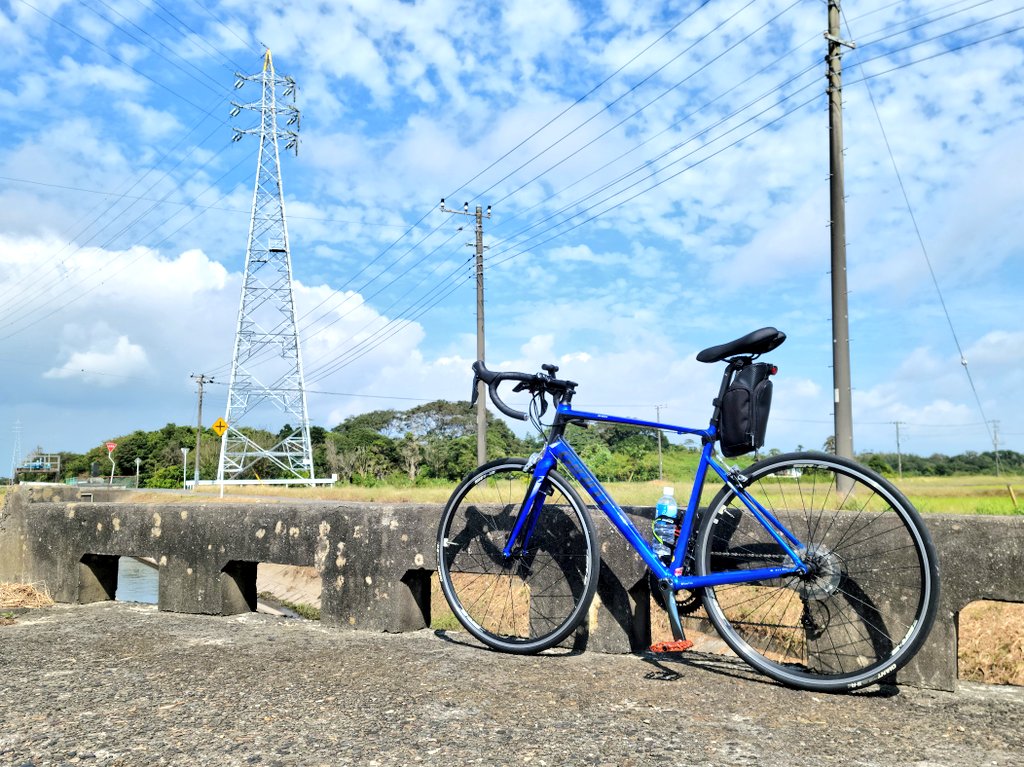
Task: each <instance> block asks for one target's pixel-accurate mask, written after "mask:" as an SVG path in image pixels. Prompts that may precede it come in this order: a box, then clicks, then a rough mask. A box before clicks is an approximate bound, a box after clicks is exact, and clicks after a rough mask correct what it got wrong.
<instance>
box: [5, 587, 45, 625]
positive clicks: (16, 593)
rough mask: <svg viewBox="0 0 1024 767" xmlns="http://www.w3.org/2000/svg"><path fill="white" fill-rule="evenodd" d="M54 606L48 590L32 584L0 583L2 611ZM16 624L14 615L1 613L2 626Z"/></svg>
mask: <svg viewBox="0 0 1024 767" xmlns="http://www.w3.org/2000/svg"><path fill="white" fill-rule="evenodd" d="M52 604H53V600H52V599H51V598H50V595H49V594H48V593H46V588H45V587H43V586H41V585H39V584H31V583H0V611H2V610H5V609H8V610H9V609H14V608H23V607H49V606H50V605H52ZM12 623H14V614H13V613H4V612H0V626H9V625H11V624H12Z"/></svg>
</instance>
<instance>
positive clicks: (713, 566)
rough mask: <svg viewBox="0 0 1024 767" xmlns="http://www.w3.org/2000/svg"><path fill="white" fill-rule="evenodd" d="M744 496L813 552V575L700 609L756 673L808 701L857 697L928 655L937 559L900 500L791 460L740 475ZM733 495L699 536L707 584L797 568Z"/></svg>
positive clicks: (715, 594)
mask: <svg viewBox="0 0 1024 767" xmlns="http://www.w3.org/2000/svg"><path fill="white" fill-rule="evenodd" d="M742 474H743V476H744V477H745V478H746V479H745V480H744V481H743V483H742V484H743V486H744V488H746V489H747V491H748V492H749V494H750V495H751V496H752V497H753V498H756V499H757V501H758V502H759V503H760V504H761V505H762V506H763V507H764V508H765V509H767V510H768V511H769V512H771V513H772V514H773V515H775V516H776V517H778V518H779V519H780V520H781V521H782V522H783V524H785V525H786V526H787V527H788V528H789V530H790V531H791V532H792V533H794V534H795V535H796V537H797V538H799V539H800V540H801V541H802V543H803V544H804V548H803V550H801V552H800V553H801V554H805V553H806V552H808V551H809V552H810V554H811V556H810V558H809V560H810V563H811V564H812V571H811V572H810V573H808V574H806V575H799V574H797V575H791V576H785V577H782V578H776V579H773V580H769V581H758V582H756V583H745V584H728V585H722V586H716V587H705V589H704V609H705V611H706V613H707V615H708V618H709V619H710V620H711V622H712V623H713V624H714V626H715V628H716V629H717V630H718V633H719V634H720V635H721V637H722V638H723V639H724V640H725V642H726V643H727V644H728V645H729V646H730V647H731V648H732V649H733V651H734V652H735V653H736V654H737V655H739V656H740V657H741V658H742V659H743V660H745V661H746V662H747V663H748V664H750V665H751V666H753V667H754V668H755V669H757V670H758V671H760V672H762V673H764V674H767V675H768V676H770V677H772V678H773V679H776V680H778V681H779V682H782V683H783V684H785V685H787V686H790V687H796V688H800V689H805V690H818V691H823V692H840V691H848V690H854V689H857V688H861V687H865V686H867V685H870V684H873V683H876V682H879V681H881V680H883V679H885V678H887V677H890V675H891V674H893V673H894V672H895V671H896V670H897V669H899V668H900V667H902V666H903V665H904V664H906V663H907V661H909V660H910V659H911V658H912V657H913V656H914V654H915V653H916V652H917V651H918V650H919V649H920V647H921V645H922V644H923V643H924V641H925V639H926V638H927V636H928V632H929V631H930V630H931V626H932V623H933V622H934V619H935V612H936V609H937V607H938V601H939V573H938V565H937V559H936V555H935V548H934V546H933V544H932V541H931V538H930V536H929V534H928V530H927V528H926V527H925V526H924V523H923V522H922V521H921V517H920V516H919V514H918V512H917V510H916V509H914V507H913V506H912V505H911V503H910V501H908V500H907V499H906V498H905V497H904V496H903V494H902V493H900V491H899V490H897V489H896V488H895V487H894V486H893V485H892V483H890V482H888V481H887V480H885V479H884V478H883V477H881V476H879V475H878V474H876V473H875V472H873V471H871V470H870V469H868V468H866V467H864V466H861V465H860V464H857V463H855V462H854V461H850V460H847V459H844V458H840V457H837V456H833V455H828V454H824V453H821V454H817V453H789V454H785V455H780V456H775V457H772V458H768V459H766V460H763V461H759V462H757V463H755V464H753V465H751V466H750V467H748V468H746V469H744V470H743V471H742ZM790 561H791V560H790V559H789V557H788V556H787V555H786V554H785V552H784V550H783V548H782V547H781V546H780V545H779V544H778V543H777V542H776V541H775V540H774V539H773V538H772V537H771V536H770V535H769V534H768V533H767V531H766V530H765V529H764V527H763V526H762V525H761V524H760V523H759V522H758V521H757V519H756V518H755V516H754V514H753V513H752V512H750V511H749V510H748V509H747V508H746V506H744V505H743V504H742V502H741V501H739V500H738V499H737V498H736V494H735V493H734V492H733V491H732V490H730V489H729V488H728V487H725V488H723V489H722V490H721V491H719V493H718V494H717V495H716V496H715V498H714V500H713V501H712V502H711V505H710V507H709V508H708V512H707V514H706V515H705V517H704V519H703V521H702V523H701V527H700V531H699V534H698V540H697V548H696V567H697V571H698V573H699V574H701V575H709V574H713V573H716V572H722V571H725V570H736V569H753V568H757V567H772V566H776V565H786V564H789V563H790Z"/></svg>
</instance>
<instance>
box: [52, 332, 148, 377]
mask: <svg viewBox="0 0 1024 767" xmlns="http://www.w3.org/2000/svg"><path fill="white" fill-rule="evenodd" d="M104 330H105V328H104ZM148 370H149V359H148V357H147V355H146V350H145V349H143V348H142V347H141V346H139V345H138V344H134V343H132V342H131V341H129V340H128V337H127V336H118V337H117V340H116V341H114V342H113V343H112V344H111V343H105V342H104V341H102V340H100V339H97V340H95V341H94V342H93V343H92V345H91V347H90V348H88V349H83V350H76V351H72V352H71V353H70V356H68V358H67V361H66V362H64V364H63V365H61V366H60V367H54V368H50V369H49V370H47V371H46V372H45V373H43V377H44V378H73V379H79V380H81V381H82V382H83V383H86V384H94V385H97V386H103V387H111V386H116V385H118V383H119V382H118V381H117V380H115V379H117V378H121V377H136V376H140V375H144V374H145V373H146V372H148Z"/></svg>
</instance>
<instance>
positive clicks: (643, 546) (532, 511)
mask: <svg viewBox="0 0 1024 767" xmlns="http://www.w3.org/2000/svg"><path fill="white" fill-rule="evenodd" d="M558 414H559V416H562V417H564V418H565V419H566V420H567V421H569V420H601V421H608V422H614V423H623V424H630V425H636V426H641V427H650V428H656V429H660V430H663V431H673V432H677V433H684V434H695V435H699V436H708V437H710V436H712V435H711V434H710V433H709V432H707V431H704V430H700V429H689V428H685V427H679V426H671V425H668V424H658V423H653V422H649V421H637V420H634V419H628V418H619V417H615V416H607V415H599V414H595V413H584V412H580V411H574V410H571V409H569V408H563V407H560V408H559V410H558ZM712 447H713V441H712V440H710V439H708V440H705V444H704V447H703V450H702V451H701V457H700V463H699V464H698V468H697V475H696V477H695V480H694V483H693V490H692V492H691V495H690V499H689V502H688V503H687V507H686V511H685V512H684V514H683V517H682V525H681V528H680V532H679V536H678V539H677V541H676V545H675V550H674V552H673V557H672V560H671V562H670V563H669V564H668V565H666V564H665V563H663V562H662V561H661V559H660V558H659V557H658V556H657V555H656V554H655V553H654V551H653V549H652V548H651V546H650V544H649V543H648V542H647V539H646V537H645V536H644V535H643V534H642V533H641V532H640V531H639V530H638V529H637V527H636V525H634V524H633V522H632V520H630V519H629V517H628V516H626V513H625V512H624V511H623V510H622V508H621V507H620V506H619V505H618V504H617V503H616V502H615V500H614V499H613V498H612V497H611V496H610V495H609V494H608V491H607V490H605V488H604V486H603V485H602V484H601V482H600V480H598V479H597V477H596V476H594V474H593V472H592V471H591V470H590V469H589V468H588V467H587V466H586V464H584V463H583V460H582V459H581V458H580V457H579V456H578V455H577V454H576V451H574V450H573V449H572V446H570V445H569V444H568V443H567V442H566V441H565V440H564V439H562V438H561V437H558V438H556V439H554V440H553V441H552V442H550V443H549V444H547V445H545V446H544V448H543V449H542V450H541V452H540V453H539V455H538V457H537V459H536V462H535V463H534V465H533V468H532V474H533V481H532V482H530V484H529V487H528V489H527V492H526V496H525V498H524V499H523V504H522V506H521V507H520V512H519V515H518V517H517V519H516V522H515V524H514V526H513V528H512V531H511V533H510V534H509V539H508V541H507V542H506V544H505V547H504V550H503V552H502V553H503V554H504V556H505V557H510V556H512V553H513V552H514V551H515V549H516V547H517V545H518V546H519V547H520V548H521V549H526V548H527V547H528V545H529V540H530V534H531V532H532V528H533V526H534V525H535V524H536V520H537V516H538V515H539V514H540V513H541V512H542V508H543V503H544V491H543V486H544V480H545V477H546V476H547V474H548V473H549V472H550V471H551V470H553V469H554V468H555V467H556V464H558V463H560V464H561V465H562V466H563V467H564V468H565V469H566V471H567V472H568V473H569V474H570V475H571V476H572V477H573V478H574V479H576V481H578V482H579V483H580V485H582V486H583V488H584V489H585V490H586V491H587V493H588V495H590V497H591V498H592V499H593V500H594V502H595V503H596V504H597V506H598V508H600V509H601V511H603V512H604V514H605V515H606V516H607V517H608V519H609V520H610V521H611V523H612V524H613V525H614V526H615V527H616V528H617V529H618V530H619V532H620V533H621V534H622V535H623V537H624V538H625V539H626V540H627V541H628V542H629V544H630V545H631V546H632V547H633V548H634V549H635V550H636V552H637V554H639V555H640V557H641V559H643V561H644V563H645V564H646V565H647V566H648V567H649V568H650V570H651V572H652V573H654V575H655V576H656V577H657V578H658V580H659V581H667V582H668V583H669V584H670V585H671V588H672V589H674V590H679V589H688V590H692V589H696V588H701V587H703V586H721V585H725V584H730V583H745V582H751V581H759V580H767V579H772V578H780V577H782V576H784V575H792V574H794V573H798V572H800V573H802V572H806V570H807V567H806V565H805V564H804V563H803V562H802V561H801V558H800V556H799V554H797V551H796V550H797V549H799V548H802V545H801V543H800V540H799V539H798V538H796V536H794V535H793V534H792V533H791V532H790V531H789V530H788V529H787V528H786V527H785V526H784V525H783V524H782V523H781V522H780V521H779V520H778V519H777V518H776V517H775V516H774V515H773V514H772V513H771V512H769V511H768V510H767V509H765V508H764V507H763V506H762V505H761V504H760V503H758V502H757V500H756V499H755V498H752V497H751V496H750V495H749V494H747V492H746V491H745V490H744V489H743V488H742V487H740V486H738V485H737V484H736V483H735V482H734V481H733V480H732V478H731V477H730V475H729V473H728V472H726V471H725V470H724V469H723V468H722V467H721V466H719V465H718V464H717V463H716V462H715V461H714V460H713V459H712V457H711V450H712ZM709 468H711V469H713V470H714V472H715V473H716V474H717V475H718V476H719V477H720V478H721V480H722V481H723V482H724V483H725V484H726V485H727V486H728V487H729V488H730V489H732V490H733V491H734V492H735V493H736V496H737V497H738V498H740V499H741V500H742V502H743V503H744V505H745V506H746V507H747V508H748V509H749V510H750V512H751V513H752V514H753V515H754V517H755V518H756V519H757V520H758V522H760V524H761V526H762V527H764V528H765V530H766V531H767V532H768V533H769V534H770V535H771V536H772V537H773V538H774V539H775V541H776V542H777V543H778V544H779V545H780V546H781V547H782V549H783V551H785V552H786V554H787V555H788V556H789V558H790V560H791V562H792V563H793V564H792V565H791V566H787V567H765V568H758V569H752V570H736V571H726V572H720V573H714V574H711V575H704V576H700V575H695V574H689V575H684V574H682V572H681V568H682V566H683V560H684V558H685V556H686V550H687V545H688V541H689V539H690V537H691V536H692V534H693V525H694V521H695V519H696V512H697V507H698V505H699V503H700V496H701V492H702V490H703V487H704V481H705V478H706V476H707V472H708V469H709ZM524 528H525V532H524Z"/></svg>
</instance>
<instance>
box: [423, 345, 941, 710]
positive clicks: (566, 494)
mask: <svg viewBox="0 0 1024 767" xmlns="http://www.w3.org/2000/svg"><path fill="white" fill-rule="evenodd" d="M785 338H786V336H785V334H783V333H781V332H779V331H778V330H776V329H775V328H762V329H760V330H757V331H754V332H753V333H750V334H748V335H746V336H744V337H742V338H739V339H736V340H734V341H731V342H729V343H725V344H721V345H719V346H714V347H711V348H708V349H705V350H704V351H702V352H700V354H698V355H697V359H698V360H699V361H701V362H709V363H710V362H725V363H726V370H725V372H724V374H723V376H722V383H721V388H720V390H719V395H718V398H717V399H715V401H714V411H713V415H712V417H711V422H710V425H709V426H708V428H706V429H692V428H687V427H683V426H673V425H669V424H662V423H654V422H650V421H642V420H635V419H631V418H620V417H617V416H610V415H604V414H600V413H590V412H585V411H580V410H575V409H573V406H572V399H573V395H574V393H575V391H576V386H577V385H576V384H575V383H574V382H572V381H568V380H564V379H559V378H556V377H555V373H557V372H558V368H557V367H555V366H553V365H544V366H543V370H544V372H543V373H537V374H529V373H516V372H496V371H491V370H488V369H487V368H486V367H485V366H484V365H483V363H482V362H476V363H475V364H474V365H473V370H474V372H475V378H474V382H473V383H474V386H473V393H474V397H473V398H474V400H475V399H476V392H477V382H478V381H483V382H484V383H485V384H486V385H487V387H488V390H489V393H490V397H491V400H492V402H493V403H494V405H495V406H496V407H497V408H498V409H499V410H500V411H501V412H503V413H505V414H506V415H508V416H510V417H513V418H518V419H521V420H527V419H531V420H532V422H533V423H534V425H535V426H536V427H537V428H538V429H540V430H541V433H542V434H543V433H544V429H545V428H546V429H547V433H546V439H545V443H544V446H543V448H542V449H541V450H540V451H539V452H538V453H535V454H534V455H533V456H531V457H530V458H529V459H523V458H502V459H499V460H496V461H491V462H490V463H487V464H485V465H483V466H481V467H479V468H478V469H476V470H475V471H473V472H472V473H470V474H469V475H468V476H467V477H466V478H465V479H464V480H463V481H462V483H461V484H460V485H459V486H458V487H457V488H456V490H455V492H454V493H453V494H452V496H451V498H450V499H449V501H448V503H447V505H446V507H445V509H444V513H443V514H442V517H441V523H440V527H439V530H438V542H437V561H438V575H439V580H440V583H441V587H442V590H443V591H444V595H445V598H446V599H447V601H448V603H449V605H450V606H451V608H452V611H453V613H454V614H455V616H456V617H457V618H458V620H459V621H460V623H461V624H462V625H463V626H464V627H465V628H466V630H468V631H469V632H470V633H471V634H472V635H473V636H475V637H476V638H477V639H479V640H480V641H482V642H483V643H484V644H486V645H488V646H489V647H491V648H493V649H496V650H501V651H505V652H513V653H536V652H540V651H541V650H544V649H547V648H549V647H553V646H554V645H557V644H559V643H561V642H563V641H564V640H566V638H567V637H569V635H570V634H571V633H572V632H573V631H574V630H575V629H576V628H577V627H578V626H579V625H580V624H581V623H582V622H583V621H584V620H585V618H586V615H587V610H588V607H589V606H590V603H591V601H592V600H593V598H594V594H595V591H596V589H597V580H598V572H599V568H600V546H599V543H598V539H597V533H596V530H595V527H594V523H593V521H592V520H591V518H590V514H589V512H588V510H587V506H586V505H585V504H584V502H583V500H582V499H581V497H580V495H579V493H578V492H577V490H576V488H575V486H574V485H573V484H572V483H571V482H570V481H569V480H568V479H566V477H565V476H564V475H563V474H562V473H561V472H560V471H558V467H560V468H561V469H562V470H564V472H565V473H567V474H568V475H569V476H570V477H572V478H573V479H575V480H576V482H577V483H578V485H579V486H580V487H582V488H583V489H584V490H586V491H587V493H588V494H589V495H590V497H591V498H592V499H593V501H594V503H595V504H596V505H597V508H599V509H601V511H603V512H604V513H605V515H607V517H608V519H609V520H610V521H611V523H612V525H613V526H614V527H615V528H616V529H618V531H619V532H620V533H621V534H622V535H623V536H624V537H625V538H626V540H627V541H628V542H629V543H630V544H631V545H632V547H633V548H634V549H635V550H636V552H637V553H638V554H639V556H640V557H641V558H642V559H643V561H644V562H645V563H646V565H647V567H648V568H649V570H650V572H651V574H652V579H653V581H654V583H655V584H656V588H655V589H654V593H655V594H656V595H657V594H659V593H660V597H661V603H662V605H663V607H664V608H665V609H666V611H667V613H668V617H669V625H670V626H671V628H672V633H673V635H674V636H675V638H676V639H677V640H683V639H684V631H683V621H682V620H681V618H680V614H681V613H687V614H689V613H691V612H692V611H693V610H695V609H700V608H701V607H702V608H703V611H704V613H705V616H706V619H707V620H709V621H710V623H711V624H713V625H714V627H715V629H716V630H717V632H718V633H719V634H720V635H721V637H722V638H723V639H724V640H725V642H726V643H727V644H728V645H729V646H730V647H731V648H732V650H733V651H734V652H735V653H736V654H737V655H738V656H739V657H741V658H743V659H744V660H745V661H746V662H747V663H749V664H750V665H751V666H752V667H754V668H755V669H757V670H758V671H760V672H763V673H765V674H767V675H768V676H770V677H772V678H774V679H776V680H778V681H780V682H782V683H783V684H786V685H789V686H792V687H797V688H802V689H809V690H820V691H844V690H852V689H856V688H860V687H864V686H866V685H869V684H872V683H875V682H878V681H880V680H882V679H884V678H886V677H888V676H889V675H891V674H892V673H893V672H894V671H895V670H896V669H898V668H900V667H901V666H903V665H904V664H905V663H906V662H907V661H909V660H910V658H911V657H913V655H914V653H915V652H917V650H918V649H919V648H920V647H921V645H922V644H923V642H924V641H925V639H926V637H927V635H928V632H929V630H930V629H931V625H932V622H933V620H934V617H935V611H936V608H937V605H938V594H939V576H938V568H937V562H936V555H935V550H934V547H933V545H932V542H931V539H930V537H929V535H928V531H927V529H926V528H925V526H924V524H923V523H922V521H921V518H920V517H919V515H918V513H917V511H916V510H915V509H914V507H913V506H912V505H911V503H910V502H909V501H908V500H907V499H906V498H905V497H904V496H903V495H902V494H901V493H900V491H899V490H897V489H896V488H895V487H894V486H893V485H892V484H891V483H890V482H888V481H887V480H885V479H884V478H883V477H881V476H879V475H878V474H877V473H875V472H874V471H872V470H870V469H868V468H866V467H864V466H861V465H860V464H857V463H855V462H853V461H849V460H846V459H843V458H840V457H837V456H833V455H829V454H824V453H788V454H783V455H777V456H773V457H770V458H767V459H764V460H761V461H757V462H755V463H753V464H752V465H750V466H747V467H746V468H743V469H742V470H741V469H739V468H737V467H735V466H732V467H727V466H725V465H723V463H722V462H720V461H719V459H717V458H716V457H715V456H714V455H713V450H714V448H715V445H716V444H718V445H719V449H720V451H721V453H722V454H723V455H724V456H725V457H735V456H737V455H742V454H744V453H749V452H752V451H754V450H756V449H757V448H759V447H760V446H761V445H762V444H763V442H764V434H765V426H766V422H767V416H768V412H769V408H770V405H771V392H772V382H771V380H770V376H771V375H773V374H774V373H775V372H776V368H775V367H774V366H772V365H769V364H768V363H763V362H755V359H756V358H758V357H759V356H760V355H762V354H765V353H767V352H770V351H771V350H773V349H775V348H776V347H778V346H779V345H780V344H781V343H782V342H783V341H784V340H785ZM503 382H515V390H516V391H528V392H529V393H530V394H531V395H532V399H531V401H530V406H529V409H528V412H522V411H519V410H515V409H514V408H511V407H509V406H508V405H507V404H505V403H504V402H503V401H502V400H501V398H500V397H499V396H498V386H499V385H500V384H502V383H503ZM549 399H550V400H551V401H552V402H553V404H554V407H555V410H554V417H553V420H552V422H551V423H550V424H547V425H544V424H542V422H541V418H542V417H543V415H544V414H545V412H546V410H547V407H548V400H549ZM593 421H600V422H603V423H617V424H628V425H632V426H637V427H642V428H647V429H658V430H663V431H667V432H673V433H676V434H688V435H695V436H697V437H699V438H700V439H701V441H702V443H703V448H702V451H701V454H700V462H699V464H698V468H697V472H696V476H695V478H694V482H693V487H692V490H691V492H690V496H689V501H688V503H687V505H686V507H685V509H681V512H682V513H681V514H680V515H679V516H678V518H677V523H676V533H677V535H676V540H675V543H674V548H672V550H671V554H670V555H668V556H665V561H663V560H662V558H660V557H659V556H658V554H657V553H656V552H655V549H654V547H653V546H652V544H651V543H649V542H648V539H647V536H645V535H643V534H641V532H640V531H639V530H638V529H637V527H636V525H635V524H634V523H633V522H632V520H631V519H630V518H629V517H628V516H627V515H626V514H625V513H624V512H623V510H622V509H621V508H620V507H619V506H618V504H616V502H615V501H614V500H612V498H611V496H609V494H608V492H607V491H606V490H605V488H604V487H603V486H602V485H601V483H600V482H599V481H598V479H597V477H596V476H594V474H593V472H592V471H591V470H590V469H589V468H587V466H586V465H585V464H584V463H583V461H582V460H581V459H580V457H579V456H578V455H577V454H576V453H575V452H574V451H573V449H572V447H571V446H570V445H569V443H568V442H567V441H566V433H565V432H566V427H567V426H568V425H569V424H571V423H585V422H593ZM709 472H713V473H714V474H715V475H717V476H718V478H719V479H720V480H721V482H722V487H721V489H720V490H719V491H718V493H717V494H716V495H715V496H714V498H713V499H712V500H711V501H710V503H707V504H706V505H702V500H701V497H702V493H703V492H704V489H705V480H706V479H707V477H708V475H709ZM688 620H689V619H688Z"/></svg>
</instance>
